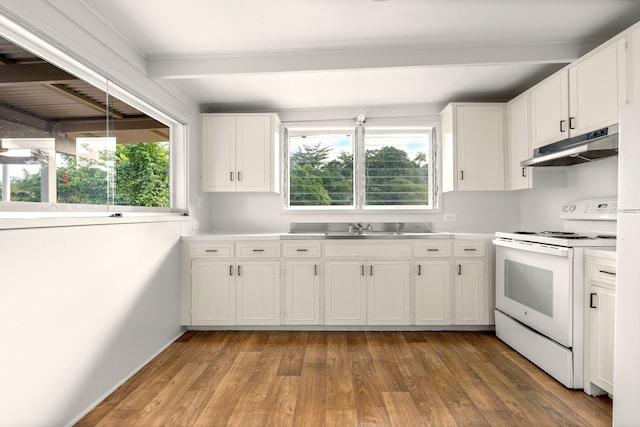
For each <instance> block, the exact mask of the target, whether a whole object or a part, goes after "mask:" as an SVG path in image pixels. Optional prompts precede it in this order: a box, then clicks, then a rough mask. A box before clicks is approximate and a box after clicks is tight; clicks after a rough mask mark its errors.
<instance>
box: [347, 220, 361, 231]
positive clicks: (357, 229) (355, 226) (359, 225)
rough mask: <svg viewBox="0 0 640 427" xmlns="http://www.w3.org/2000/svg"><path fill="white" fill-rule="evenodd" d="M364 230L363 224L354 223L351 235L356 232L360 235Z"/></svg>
mask: <svg viewBox="0 0 640 427" xmlns="http://www.w3.org/2000/svg"><path fill="white" fill-rule="evenodd" d="M362 229H363V227H362V224H360V223H359V222H354V223H353V224H351V225H350V226H349V233H354V232H357V233H360V232H362Z"/></svg>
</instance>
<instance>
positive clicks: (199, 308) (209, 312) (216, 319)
mask: <svg viewBox="0 0 640 427" xmlns="http://www.w3.org/2000/svg"><path fill="white" fill-rule="evenodd" d="M234 268H235V266H234V265H233V263H230V262H229V261H226V262H225V261H209V260H193V261H191V324H192V325H194V326H224V325H234V324H235V321H236V318H235V308H236V305H235V299H236V286H235V275H234Z"/></svg>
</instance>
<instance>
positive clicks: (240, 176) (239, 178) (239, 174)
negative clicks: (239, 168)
mask: <svg viewBox="0 0 640 427" xmlns="http://www.w3.org/2000/svg"><path fill="white" fill-rule="evenodd" d="M237 174H238V181H242V172H237Z"/></svg>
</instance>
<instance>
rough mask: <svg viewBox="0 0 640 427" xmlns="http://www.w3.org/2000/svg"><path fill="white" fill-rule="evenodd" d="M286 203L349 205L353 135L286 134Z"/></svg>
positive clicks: (351, 189) (351, 194)
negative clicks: (288, 159)
mask: <svg viewBox="0 0 640 427" xmlns="http://www.w3.org/2000/svg"><path fill="white" fill-rule="evenodd" d="M289 156H290V160H291V161H290V170H289V205H290V206H353V137H352V135H345V134H315V135H292V136H290V137H289Z"/></svg>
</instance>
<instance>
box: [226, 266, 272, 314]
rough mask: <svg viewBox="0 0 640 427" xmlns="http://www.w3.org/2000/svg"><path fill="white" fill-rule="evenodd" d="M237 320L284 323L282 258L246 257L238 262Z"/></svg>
mask: <svg viewBox="0 0 640 427" xmlns="http://www.w3.org/2000/svg"><path fill="white" fill-rule="evenodd" d="M236 324H238V325H279V324H280V262H279V261H243V262H242V263H238V266H237V275H236Z"/></svg>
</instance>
